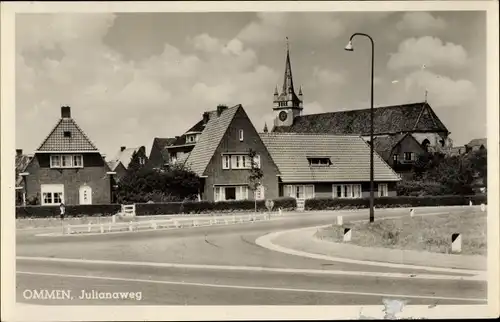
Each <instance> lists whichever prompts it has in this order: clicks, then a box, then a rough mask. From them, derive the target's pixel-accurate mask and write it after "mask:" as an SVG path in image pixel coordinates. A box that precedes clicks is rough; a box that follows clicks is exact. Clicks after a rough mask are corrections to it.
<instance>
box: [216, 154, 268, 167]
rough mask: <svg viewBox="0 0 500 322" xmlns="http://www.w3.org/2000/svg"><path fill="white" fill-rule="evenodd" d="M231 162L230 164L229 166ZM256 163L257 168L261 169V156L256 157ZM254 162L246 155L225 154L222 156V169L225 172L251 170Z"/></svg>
mask: <svg viewBox="0 0 500 322" xmlns="http://www.w3.org/2000/svg"><path fill="white" fill-rule="evenodd" d="M228 162H229V164H228ZM254 162H255V164H256V167H257V168H260V167H261V163H260V155H256V156H255V158H254ZM251 168H252V162H251V159H250V157H249V156H248V155H245V154H223V155H222V169H224V170H229V169H232V170H243V169H251Z"/></svg>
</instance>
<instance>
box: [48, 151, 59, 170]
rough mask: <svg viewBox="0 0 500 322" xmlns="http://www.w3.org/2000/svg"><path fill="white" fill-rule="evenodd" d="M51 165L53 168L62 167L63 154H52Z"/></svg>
mask: <svg viewBox="0 0 500 322" xmlns="http://www.w3.org/2000/svg"><path fill="white" fill-rule="evenodd" d="M50 167H51V168H59V167H61V156H60V155H57V154H56V155H51V156H50Z"/></svg>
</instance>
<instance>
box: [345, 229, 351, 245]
mask: <svg viewBox="0 0 500 322" xmlns="http://www.w3.org/2000/svg"><path fill="white" fill-rule="evenodd" d="M351 237H352V229H351V228H345V229H344V242H350V241H351Z"/></svg>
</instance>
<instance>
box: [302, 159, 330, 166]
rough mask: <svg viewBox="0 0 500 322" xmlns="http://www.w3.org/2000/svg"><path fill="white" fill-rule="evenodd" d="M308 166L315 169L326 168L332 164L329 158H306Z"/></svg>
mask: <svg viewBox="0 0 500 322" xmlns="http://www.w3.org/2000/svg"><path fill="white" fill-rule="evenodd" d="M307 160H308V161H309V165H310V166H315V167H328V166H330V165H331V164H332V161H331V160H330V158H327V157H321V158H307Z"/></svg>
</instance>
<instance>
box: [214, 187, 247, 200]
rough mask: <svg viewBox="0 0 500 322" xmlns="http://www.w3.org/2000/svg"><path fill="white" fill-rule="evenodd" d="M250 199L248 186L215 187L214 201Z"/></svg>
mask: <svg viewBox="0 0 500 322" xmlns="http://www.w3.org/2000/svg"><path fill="white" fill-rule="evenodd" d="M245 199H248V187H247V186H227V187H214V200H215V201H225V200H245Z"/></svg>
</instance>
